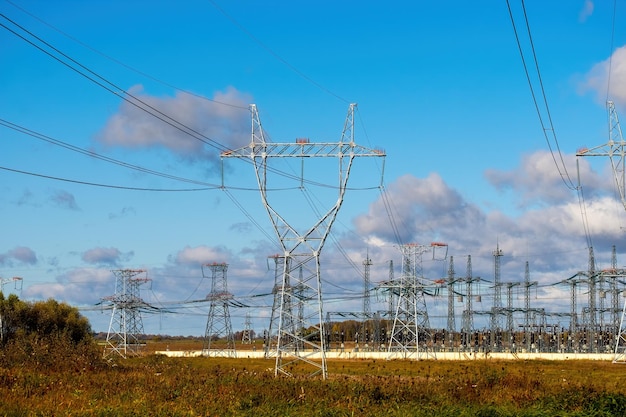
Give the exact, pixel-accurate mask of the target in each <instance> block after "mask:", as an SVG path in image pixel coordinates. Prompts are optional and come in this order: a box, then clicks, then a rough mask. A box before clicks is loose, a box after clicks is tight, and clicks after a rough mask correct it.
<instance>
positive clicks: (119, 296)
mask: <svg viewBox="0 0 626 417" xmlns="http://www.w3.org/2000/svg"><path fill="white" fill-rule="evenodd" d="M111 272H113V274H114V275H115V294H114V295H112V296H108V297H104V298H103V299H102V300H103V301H105V302H110V303H111V304H112V312H111V321H110V323H109V331H108V333H107V339H106V344H105V346H104V357H105V358H107V357H110V356H112V355H119V356H121V357H122V358H126V357H128V356H134V355H137V354H138V353H139V351H140V349H141V347H142V346H143V345H142V343H141V342H140V336H141V335H143V321H142V319H141V311H145V310H149V309H152V307H150V306H149V305H148V304H146V303H145V302H144V301H143V300H142V299H141V296H140V291H139V287H140V286H141V285H143V284H145V283H147V282H149V281H150V279H149V278H148V277H147V276H146V270H145V269H118V270H114V271H111Z"/></svg>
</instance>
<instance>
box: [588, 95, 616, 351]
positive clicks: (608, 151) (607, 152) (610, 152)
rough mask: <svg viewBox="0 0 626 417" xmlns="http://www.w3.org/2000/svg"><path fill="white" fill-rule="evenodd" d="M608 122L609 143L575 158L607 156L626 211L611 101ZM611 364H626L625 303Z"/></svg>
mask: <svg viewBox="0 0 626 417" xmlns="http://www.w3.org/2000/svg"><path fill="white" fill-rule="evenodd" d="M606 106H607V112H608V121H609V141H608V142H607V143H605V144H603V145H599V146H596V147H593V148H583V149H580V150H578V151H577V152H576V156H608V157H609V161H610V162H611V171H612V172H613V179H614V181H615V186H616V188H617V191H618V193H619V196H620V200H621V202H622V206H624V209H626V188H625V187H626V169H625V167H626V142H624V136H623V135H622V129H621V127H620V124H619V118H618V117H617V112H616V111H615V104H614V103H613V102H612V101H607V102H606ZM613 362H614V363H615V362H620V363H623V362H626V301H625V302H624V308H623V310H622V318H621V320H620V324H619V328H618V331H617V335H616V343H615V356H614V358H613Z"/></svg>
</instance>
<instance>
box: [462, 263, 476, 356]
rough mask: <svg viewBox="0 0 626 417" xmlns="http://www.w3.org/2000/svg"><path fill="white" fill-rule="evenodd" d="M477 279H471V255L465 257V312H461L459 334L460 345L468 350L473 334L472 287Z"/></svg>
mask: <svg viewBox="0 0 626 417" xmlns="http://www.w3.org/2000/svg"><path fill="white" fill-rule="evenodd" d="M477 280H478V279H475V278H474V277H473V273H472V255H467V267H466V272H465V310H463V324H462V325H461V332H462V336H463V340H462V341H461V344H462V345H463V346H464V347H465V348H466V349H470V348H471V346H472V333H473V332H474V307H473V305H472V303H473V298H474V294H473V291H472V287H473V285H474V282H475V281H477Z"/></svg>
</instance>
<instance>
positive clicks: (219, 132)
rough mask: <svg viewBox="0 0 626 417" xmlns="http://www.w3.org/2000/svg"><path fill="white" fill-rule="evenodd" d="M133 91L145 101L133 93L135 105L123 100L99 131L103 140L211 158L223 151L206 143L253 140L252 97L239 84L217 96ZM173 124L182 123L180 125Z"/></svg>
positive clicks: (233, 145) (229, 144)
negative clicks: (251, 127)
mask: <svg viewBox="0 0 626 417" xmlns="http://www.w3.org/2000/svg"><path fill="white" fill-rule="evenodd" d="M129 94H131V95H132V96H133V97H135V98H136V99H137V100H140V101H141V103H140V102H138V101H136V100H133V99H132V98H131V99H130V100H133V102H134V103H136V104H137V106H136V105H133V104H131V103H129V102H128V101H123V102H122V104H121V105H120V108H119V109H118V112H117V113H116V114H114V115H113V116H111V117H110V118H109V120H108V122H107V123H106V126H105V127H104V129H103V130H102V131H101V132H100V134H99V135H98V136H97V140H98V142H100V143H101V144H103V145H106V146H116V147H124V148H150V147H163V148H165V149H168V150H169V151H171V152H172V153H174V154H176V155H179V156H181V157H184V158H188V159H209V160H210V159H212V158H216V157H217V156H218V155H219V152H218V151H217V150H216V149H214V148H213V147H211V146H209V145H207V142H209V143H210V142H212V141H217V142H219V143H220V144H223V145H225V146H226V147H229V148H237V147H240V146H243V145H244V144H246V143H248V142H249V131H250V127H249V125H250V120H249V112H248V111H246V109H247V106H248V104H249V103H250V102H251V99H250V97H248V96H247V95H245V94H242V93H240V92H238V91H237V90H235V89H232V88H231V89H229V90H227V91H226V92H223V93H217V94H215V96H214V101H211V100H207V99H201V98H199V97H197V96H193V95H190V94H186V93H180V92H179V93H176V95H175V96H174V97H154V96H150V95H148V94H146V93H144V92H143V90H142V87H141V86H135V87H133V88H131V90H130V91H129ZM217 102H219V103H217ZM143 103H145V104H143ZM222 103H229V104H230V106H225V105H224V104H222ZM144 109H147V110H149V111H150V112H151V113H153V114H154V113H156V114H157V116H158V117H154V116H153V115H151V114H149V113H148V112H147V111H146V110H144ZM177 122H179V123H180V124H177ZM173 125H174V126H183V127H182V130H181V129H179V128H176V127H174V126H173ZM184 131H188V132H191V131H193V132H197V133H192V135H194V136H196V137H198V138H196V137H193V136H192V135H190V134H187V133H185V132H184ZM199 135H202V136H203V137H199ZM207 138H208V139H207Z"/></svg>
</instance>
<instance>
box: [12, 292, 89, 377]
mask: <svg viewBox="0 0 626 417" xmlns="http://www.w3.org/2000/svg"><path fill="white" fill-rule="evenodd" d="M100 359H101V358H100V352H99V350H98V349H97V346H96V343H95V341H94V339H93V335H92V330H91V325H90V323H89V320H87V318H85V317H84V316H82V315H81V314H80V312H79V311H78V310H77V309H76V308H75V307H72V306H70V305H69V304H67V303H59V302H58V301H56V300H53V299H49V300H47V301H37V302H25V301H22V300H20V299H19V298H18V297H17V296H16V295H14V294H11V295H9V297H8V298H5V297H4V295H3V294H2V293H1V292H0V364H4V365H6V366H15V365H17V364H28V363H33V364H35V365H37V366H46V367H55V368H67V367H68V366H69V367H83V368H84V367H87V366H93V365H97V364H98V363H100V362H101V360H100Z"/></svg>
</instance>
